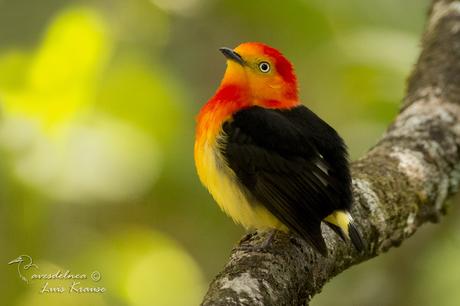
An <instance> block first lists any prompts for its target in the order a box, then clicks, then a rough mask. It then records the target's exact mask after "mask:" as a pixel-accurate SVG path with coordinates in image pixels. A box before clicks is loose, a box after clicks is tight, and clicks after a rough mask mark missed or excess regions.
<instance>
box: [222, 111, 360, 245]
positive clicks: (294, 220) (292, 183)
mask: <svg viewBox="0 0 460 306" xmlns="http://www.w3.org/2000/svg"><path fill="white" fill-rule="evenodd" d="M223 132H224V135H223V137H221V138H220V140H219V141H220V142H221V143H220V148H221V153H222V154H223V156H224V158H225V159H226V161H227V163H228V166H229V167H230V168H231V169H232V170H233V171H234V172H235V174H236V177H237V180H238V183H239V184H240V185H241V186H242V188H243V190H244V191H245V193H246V195H247V197H248V198H249V199H250V200H251V199H255V200H256V202H257V203H260V204H261V205H263V206H265V207H266V208H267V209H268V210H269V211H270V212H271V213H272V214H273V215H274V216H275V217H277V218H278V219H279V220H280V221H281V222H283V223H284V224H285V225H286V226H287V227H288V228H289V229H290V230H292V231H294V232H296V233H298V234H299V235H301V236H302V237H303V238H304V239H306V240H307V241H309V242H310V243H311V244H312V245H313V246H315V247H316V249H317V250H319V251H320V252H321V253H323V254H325V253H326V252H327V249H326V246H325V243H324V240H323V237H322V235H321V227H320V224H321V221H322V220H323V219H324V218H325V217H327V216H328V215H329V214H331V213H332V212H333V211H334V210H337V209H344V210H348V209H349V208H350V205H351V187H350V186H351V177H350V172H349V167H348V159H347V151H346V147H345V145H344V142H343V140H342V139H341V138H340V136H339V135H338V134H337V132H336V131H335V130H334V129H333V128H332V127H330V126H329V125H328V124H327V123H326V122H324V121H323V120H321V119H320V118H319V117H318V116H317V115H315V114H314V113H313V112H312V111H310V110H309V109H308V108H306V107H305V106H297V107H295V108H292V109H289V110H274V109H266V108H262V107H258V106H253V107H250V108H247V109H244V110H241V111H239V112H237V113H236V114H234V116H233V118H232V119H231V120H228V121H227V122H225V123H224V125H223Z"/></svg>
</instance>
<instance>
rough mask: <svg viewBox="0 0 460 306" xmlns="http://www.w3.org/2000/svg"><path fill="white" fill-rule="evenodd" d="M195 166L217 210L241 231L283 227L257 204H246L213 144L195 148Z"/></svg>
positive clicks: (234, 178) (198, 145) (232, 176)
mask: <svg viewBox="0 0 460 306" xmlns="http://www.w3.org/2000/svg"><path fill="white" fill-rule="evenodd" d="M195 163H196V168H197V172H198V176H199V177H200V180H201V182H202V183H203V184H204V185H205V186H206V188H207V189H208V190H209V192H210V193H211V195H212V196H213V197H214V199H215V201H216V202H217V204H219V206H220V208H221V209H222V210H223V211H224V212H225V213H226V214H227V215H229V216H230V217H232V219H233V220H234V221H235V222H237V223H240V224H241V225H243V226H244V227H245V228H248V229H249V228H259V229H264V228H277V229H281V230H286V227H285V226H284V225H283V224H282V223H281V222H280V221H279V220H278V219H277V218H276V217H275V216H273V215H272V214H271V213H270V212H269V211H268V210H267V209H265V208H264V207H263V206H262V205H261V204H259V203H250V202H249V201H248V199H247V197H246V196H245V195H244V193H243V192H242V191H241V188H240V186H239V184H238V183H237V181H236V177H235V173H234V172H233V171H232V170H231V169H230V168H229V167H228V166H227V164H226V162H225V161H224V159H223V156H222V155H221V154H220V152H219V151H218V149H217V146H216V145H215V144H208V143H206V142H204V143H201V144H200V143H199V142H197V143H196V144H195Z"/></svg>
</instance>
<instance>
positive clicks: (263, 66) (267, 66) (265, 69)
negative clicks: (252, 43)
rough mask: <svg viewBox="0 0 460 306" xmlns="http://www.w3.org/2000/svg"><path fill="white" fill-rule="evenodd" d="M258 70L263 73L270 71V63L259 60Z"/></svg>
mask: <svg viewBox="0 0 460 306" xmlns="http://www.w3.org/2000/svg"><path fill="white" fill-rule="evenodd" d="M259 70H260V71H261V72H263V73H267V72H269V71H270V64H269V63H267V62H260V64H259Z"/></svg>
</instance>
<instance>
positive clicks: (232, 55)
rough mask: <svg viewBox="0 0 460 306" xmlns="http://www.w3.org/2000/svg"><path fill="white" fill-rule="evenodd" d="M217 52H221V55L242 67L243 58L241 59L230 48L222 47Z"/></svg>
mask: <svg viewBox="0 0 460 306" xmlns="http://www.w3.org/2000/svg"><path fill="white" fill-rule="evenodd" d="M219 51H220V52H222V54H223V55H224V56H225V57H226V58H227V59H229V60H232V61H235V62H237V63H238V64H240V65H242V66H243V65H244V60H243V58H242V57H241V55H239V54H238V53H236V52H235V51H233V50H232V49H230V48H226V47H222V48H219Z"/></svg>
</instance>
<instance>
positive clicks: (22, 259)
mask: <svg viewBox="0 0 460 306" xmlns="http://www.w3.org/2000/svg"><path fill="white" fill-rule="evenodd" d="M26 259H27V260H28V261H29V263H27V264H25V265H23V263H24V262H25V260H26ZM8 264H9V265H12V264H17V269H18V275H19V277H20V278H21V279H22V280H23V281H24V282H26V283H29V280H28V279H27V278H26V277H25V276H24V275H22V273H21V268H22V269H24V270H25V271H27V270H29V269H30V268H35V269H38V266H37V265H36V264H34V263H33V260H32V257H30V256H29V255H20V256H19V257H18V258H15V259H13V260H11V261H10V262H9V263H8Z"/></svg>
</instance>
